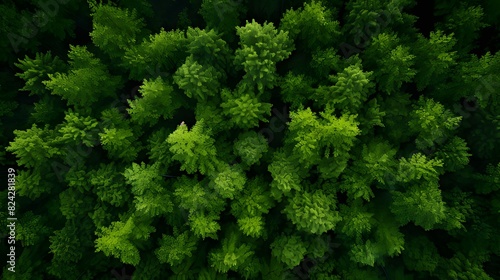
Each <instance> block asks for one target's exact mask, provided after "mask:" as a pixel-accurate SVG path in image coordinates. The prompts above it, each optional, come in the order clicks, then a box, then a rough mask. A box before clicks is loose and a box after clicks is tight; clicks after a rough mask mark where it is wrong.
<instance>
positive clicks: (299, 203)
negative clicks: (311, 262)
mask: <svg viewBox="0 0 500 280" xmlns="http://www.w3.org/2000/svg"><path fill="white" fill-rule="evenodd" d="M336 209H337V205H336V198H335V197H333V196H332V195H330V194H325V193H323V191H322V190H316V191H314V192H313V193H309V192H304V193H299V192H297V193H295V195H294V196H293V197H292V198H291V199H290V200H289V204H288V205H287V206H286V208H285V209H284V210H283V213H285V214H286V215H287V217H288V219H289V220H290V221H292V223H293V224H294V225H295V226H296V227H297V228H298V229H299V230H303V231H306V232H308V233H313V234H322V233H324V232H326V231H328V230H333V229H334V228H335V225H336V224H337V223H338V222H340V221H341V220H342V217H340V215H339V212H338V211H336Z"/></svg>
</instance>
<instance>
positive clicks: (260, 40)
mask: <svg viewBox="0 0 500 280" xmlns="http://www.w3.org/2000/svg"><path fill="white" fill-rule="evenodd" d="M236 33H237V34H238V36H239V37H240V48H238V49H237V50H236V56H235V60H234V63H235V65H236V66H243V69H244V70H245V75H244V76H243V80H242V82H243V83H244V85H245V86H246V87H247V88H248V90H249V91H254V90H255V89H257V91H258V92H259V93H263V92H264V90H265V89H267V88H269V89H271V88H274V86H275V85H276V83H277V73H276V63H278V62H280V61H282V60H284V59H286V58H288V56H289V55H290V54H291V53H292V50H293V49H294V47H293V41H292V40H291V39H290V38H289V37H288V32H283V31H278V30H276V29H275V27H274V25H273V24H272V23H264V24H263V25H261V24H259V23H257V22H255V20H252V22H248V21H247V23H246V25H245V26H243V27H239V26H238V27H236Z"/></svg>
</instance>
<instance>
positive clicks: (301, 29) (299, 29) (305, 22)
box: [280, 1, 341, 50]
mask: <svg viewBox="0 0 500 280" xmlns="http://www.w3.org/2000/svg"><path fill="white" fill-rule="evenodd" d="M335 16H336V13H335V12H334V11H332V10H330V9H327V8H325V6H323V4H322V3H321V2H320V1H318V2H317V1H312V2H310V3H307V2H306V3H304V7H303V8H299V9H297V10H293V9H292V10H288V11H286V12H285V13H284V15H283V18H282V19H281V22H280V29H281V30H284V31H287V32H288V33H289V34H290V37H291V38H292V39H294V40H296V39H298V40H297V41H299V42H301V43H302V44H305V46H306V47H307V48H308V49H309V50H314V49H316V48H326V47H330V46H332V45H336V43H337V40H338V39H339V38H340V35H341V33H340V25H339V22H338V21H336V20H334V18H335Z"/></svg>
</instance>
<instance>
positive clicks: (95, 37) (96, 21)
mask: <svg viewBox="0 0 500 280" xmlns="http://www.w3.org/2000/svg"><path fill="white" fill-rule="evenodd" d="M88 2H89V5H90V8H91V11H92V13H91V16H92V25H93V30H92V32H91V33H90V37H91V38H92V42H93V43H94V44H95V45H96V46H97V47H99V48H100V49H101V50H102V51H103V52H105V53H106V54H108V55H109V56H111V57H115V58H118V57H121V56H123V54H125V51H126V49H127V48H128V47H130V46H132V45H133V44H134V43H135V42H136V41H139V40H140V39H141V37H142V36H143V33H144V31H145V29H144V28H145V25H144V23H143V20H142V19H140V18H138V16H137V11H136V10H132V11H129V10H127V9H121V8H119V7H114V6H111V5H103V4H101V3H99V4H96V1H95V0H89V1H88Z"/></svg>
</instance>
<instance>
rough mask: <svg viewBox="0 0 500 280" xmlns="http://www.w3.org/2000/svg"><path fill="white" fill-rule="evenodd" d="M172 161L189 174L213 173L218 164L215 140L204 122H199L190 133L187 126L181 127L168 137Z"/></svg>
mask: <svg viewBox="0 0 500 280" xmlns="http://www.w3.org/2000/svg"><path fill="white" fill-rule="evenodd" d="M167 142H168V143H169V144H170V145H171V146H170V149H169V150H170V152H172V153H173V156H172V159H173V160H175V161H179V162H180V163H181V170H182V171H186V172H188V173H189V174H192V173H194V172H197V171H198V172H200V173H201V174H207V173H209V172H213V171H215V169H216V166H217V164H218V162H219V161H218V159H217V158H216V153H217V151H216V149H215V147H214V140H213V139H212V138H211V137H210V131H209V130H207V129H206V128H205V125H204V121H203V119H202V120H199V121H198V122H196V124H195V125H194V126H193V128H191V130H190V131H189V129H188V127H187V125H180V126H178V127H177V129H176V130H175V131H174V132H173V133H172V134H170V135H169V136H168V138H167Z"/></svg>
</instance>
